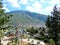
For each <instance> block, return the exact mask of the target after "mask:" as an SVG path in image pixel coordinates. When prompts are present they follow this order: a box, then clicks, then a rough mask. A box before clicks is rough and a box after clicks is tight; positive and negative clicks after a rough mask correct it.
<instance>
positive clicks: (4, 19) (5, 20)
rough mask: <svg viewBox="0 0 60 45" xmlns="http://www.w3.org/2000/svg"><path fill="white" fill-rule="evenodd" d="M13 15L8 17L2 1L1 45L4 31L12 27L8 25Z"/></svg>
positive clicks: (0, 12)
mask: <svg viewBox="0 0 60 45" xmlns="http://www.w3.org/2000/svg"><path fill="white" fill-rule="evenodd" d="M11 16H12V15H7V14H6V13H5V11H4V9H3V6H2V0H0V45H1V37H2V35H1V34H2V30H5V29H8V28H9V27H10V25H7V23H8V22H9V21H10V17H11Z"/></svg>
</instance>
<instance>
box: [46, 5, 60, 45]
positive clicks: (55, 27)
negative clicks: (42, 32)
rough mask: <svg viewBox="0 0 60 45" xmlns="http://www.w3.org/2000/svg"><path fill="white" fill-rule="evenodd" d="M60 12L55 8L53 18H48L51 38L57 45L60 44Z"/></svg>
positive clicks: (47, 23)
mask: <svg viewBox="0 0 60 45" xmlns="http://www.w3.org/2000/svg"><path fill="white" fill-rule="evenodd" d="M59 18H60V11H59V10H58V8H57V7H56V6H55V7H54V8H53V12H52V15H51V16H48V19H47V21H46V26H47V27H48V28H49V30H48V33H49V38H51V39H53V40H54V41H55V45H59V44H58V40H59V33H60V28H59V27H60V19H59Z"/></svg>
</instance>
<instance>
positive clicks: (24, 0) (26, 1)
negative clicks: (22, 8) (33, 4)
mask: <svg viewBox="0 0 60 45" xmlns="http://www.w3.org/2000/svg"><path fill="white" fill-rule="evenodd" d="M19 3H20V4H25V5H26V4H27V3H28V0H20V1H19Z"/></svg>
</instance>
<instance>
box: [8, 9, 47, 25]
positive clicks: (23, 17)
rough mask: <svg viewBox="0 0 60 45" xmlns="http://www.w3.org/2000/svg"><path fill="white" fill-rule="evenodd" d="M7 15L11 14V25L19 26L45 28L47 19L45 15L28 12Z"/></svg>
mask: <svg viewBox="0 0 60 45" xmlns="http://www.w3.org/2000/svg"><path fill="white" fill-rule="evenodd" d="M9 14H13V17H12V21H11V23H12V24H18V25H21V26H45V21H46V19H47V16H46V15H43V14H38V13H34V12H29V11H21V10H18V11H12V12H9Z"/></svg>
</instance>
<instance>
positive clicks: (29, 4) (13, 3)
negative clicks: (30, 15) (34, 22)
mask: <svg viewBox="0 0 60 45" xmlns="http://www.w3.org/2000/svg"><path fill="white" fill-rule="evenodd" d="M55 5H57V6H60V0H3V6H4V7H3V9H5V10H6V12H10V11H15V10H27V11H31V12H36V13H41V14H46V15H49V14H50V12H51V11H52V10H53V7H54V6H55Z"/></svg>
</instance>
